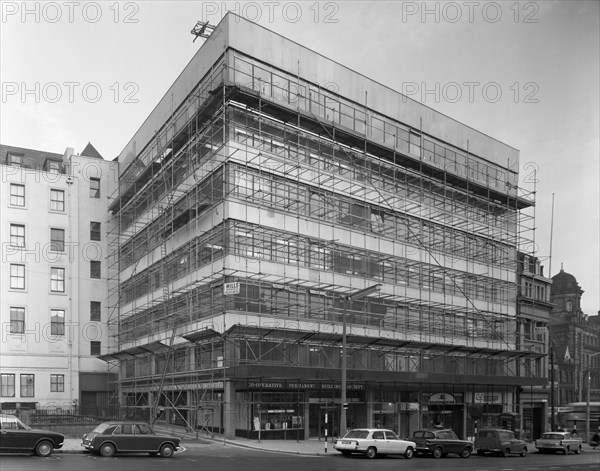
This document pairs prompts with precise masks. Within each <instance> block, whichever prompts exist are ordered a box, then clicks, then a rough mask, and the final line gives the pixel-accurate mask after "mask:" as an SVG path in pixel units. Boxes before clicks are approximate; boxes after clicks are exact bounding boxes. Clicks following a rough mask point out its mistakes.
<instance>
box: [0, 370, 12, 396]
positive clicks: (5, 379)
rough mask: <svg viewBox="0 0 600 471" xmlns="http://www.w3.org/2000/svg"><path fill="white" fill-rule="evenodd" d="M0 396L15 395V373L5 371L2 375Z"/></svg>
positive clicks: (0, 378) (0, 377) (0, 376)
mask: <svg viewBox="0 0 600 471" xmlns="http://www.w3.org/2000/svg"><path fill="white" fill-rule="evenodd" d="M0 396H1V397H15V375H14V374H6V373H3V374H1V375H0Z"/></svg>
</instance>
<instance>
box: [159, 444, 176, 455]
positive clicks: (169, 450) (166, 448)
mask: <svg viewBox="0 0 600 471" xmlns="http://www.w3.org/2000/svg"><path fill="white" fill-rule="evenodd" d="M173 453H175V449H174V448H173V445H171V444H170V443H165V444H164V445H163V446H161V447H160V456H162V457H163V458H171V457H172V456H173Z"/></svg>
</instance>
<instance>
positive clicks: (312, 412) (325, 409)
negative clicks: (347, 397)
mask: <svg viewBox="0 0 600 471" xmlns="http://www.w3.org/2000/svg"><path fill="white" fill-rule="evenodd" d="M325 414H327V424H325ZM339 420H340V418H339V410H338V408H336V407H334V406H330V405H326V404H310V405H309V406H308V423H309V429H308V434H309V437H311V438H317V437H318V438H324V437H325V428H327V437H328V438H330V437H336V436H337V434H338V430H339Z"/></svg>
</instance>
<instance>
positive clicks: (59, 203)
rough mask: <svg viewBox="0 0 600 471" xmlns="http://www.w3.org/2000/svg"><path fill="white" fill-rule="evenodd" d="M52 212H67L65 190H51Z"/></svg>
mask: <svg viewBox="0 0 600 471" xmlns="http://www.w3.org/2000/svg"><path fill="white" fill-rule="evenodd" d="M50 210H51V211H64V210H65V192H64V191H63V190H50Z"/></svg>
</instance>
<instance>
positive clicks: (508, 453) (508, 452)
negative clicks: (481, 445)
mask: <svg viewBox="0 0 600 471" xmlns="http://www.w3.org/2000/svg"><path fill="white" fill-rule="evenodd" d="M509 455H510V450H509V449H508V448H507V449H506V450H504V451H503V452H502V456H504V457H505V458H507V457H508V456H509Z"/></svg>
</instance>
